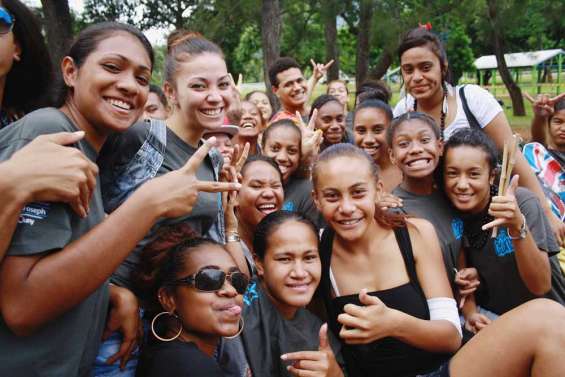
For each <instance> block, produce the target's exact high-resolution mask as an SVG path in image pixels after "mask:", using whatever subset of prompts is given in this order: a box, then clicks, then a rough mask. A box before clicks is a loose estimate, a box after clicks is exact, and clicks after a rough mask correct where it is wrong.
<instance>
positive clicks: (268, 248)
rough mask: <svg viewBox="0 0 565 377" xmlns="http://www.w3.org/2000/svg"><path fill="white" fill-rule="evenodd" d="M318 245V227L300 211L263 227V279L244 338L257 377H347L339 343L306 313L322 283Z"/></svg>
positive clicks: (253, 292)
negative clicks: (303, 376)
mask: <svg viewBox="0 0 565 377" xmlns="http://www.w3.org/2000/svg"><path fill="white" fill-rule="evenodd" d="M318 243H319V242H318V230H317V229H316V227H315V226H314V224H313V223H312V222H311V221H310V220H307V219H306V218H305V217H304V216H302V215H300V214H298V213H296V212H289V211H277V212H273V213H271V214H269V215H267V216H265V218H264V219H263V220H261V222H260V223H259V225H257V228H256V231H255V236H254V238H253V250H254V251H255V262H256V266H257V279H256V280H254V281H252V283H251V284H250V286H249V289H248V291H247V292H246V294H245V296H244V303H245V306H244V309H243V316H244V318H245V323H246V325H245V328H244V330H243V334H242V340H243V344H244V347H245V351H246V355H247V360H248V361H249V366H250V367H251V370H252V372H253V375H255V376H288V375H293V376H295V375H296V376H300V375H302V374H301V373H304V374H303V375H305V376H308V375H312V376H314V375H315V376H321V377H322V376H343V373H342V370H341V367H340V364H338V361H339V362H340V363H341V364H343V360H342V358H341V354H340V353H339V350H340V346H339V343H338V342H337V340H336V339H335V338H334V337H333V334H331V332H330V331H329V330H328V327H327V325H326V324H322V321H320V319H318V317H316V316H314V315H313V314H312V313H310V312H309V311H308V310H306V309H305V307H306V306H307V305H308V304H309V303H310V301H311V300H312V297H313V295H314V292H315V291H316V288H317V287H318V283H319V282H320V275H321V268H322V265H321V263H320V255H319V251H318ZM336 359H337V361H336Z"/></svg>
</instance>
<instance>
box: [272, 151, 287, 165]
mask: <svg viewBox="0 0 565 377" xmlns="http://www.w3.org/2000/svg"><path fill="white" fill-rule="evenodd" d="M275 160H276V161H277V162H288V153H287V152H286V150H284V149H281V150H280V151H279V153H277V155H276V156H275Z"/></svg>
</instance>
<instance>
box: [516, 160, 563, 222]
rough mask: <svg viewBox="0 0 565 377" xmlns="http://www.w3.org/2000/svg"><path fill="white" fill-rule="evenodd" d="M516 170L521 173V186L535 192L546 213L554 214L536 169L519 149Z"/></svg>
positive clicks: (548, 214)
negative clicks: (535, 172)
mask: <svg viewBox="0 0 565 377" xmlns="http://www.w3.org/2000/svg"><path fill="white" fill-rule="evenodd" d="M514 171H515V173H516V174H518V175H520V186H522V187H525V188H527V189H528V190H530V191H531V192H533V193H534V195H535V196H537V198H538V200H539V201H540V204H541V206H542V208H543V211H544V213H545V215H546V216H554V215H553V212H551V208H550V207H549V204H548V203H547V199H546V198H545V194H544V193H543V189H542V188H541V186H540V183H539V181H538V180H537V178H536V176H535V174H534V171H533V170H532V169H531V168H530V166H529V165H528V163H527V161H526V159H525V158H524V156H523V155H522V153H521V152H519V151H518V152H517V153H516V165H515V168H514Z"/></svg>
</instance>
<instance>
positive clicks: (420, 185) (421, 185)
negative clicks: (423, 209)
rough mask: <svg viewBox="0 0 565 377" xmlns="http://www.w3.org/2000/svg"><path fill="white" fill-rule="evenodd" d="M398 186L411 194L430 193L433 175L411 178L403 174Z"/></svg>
mask: <svg viewBox="0 0 565 377" xmlns="http://www.w3.org/2000/svg"><path fill="white" fill-rule="evenodd" d="M400 187H402V188H403V189H404V190H406V191H408V192H411V193H412V194H416V195H431V194H432V193H433V192H434V177H433V176H432V175H429V176H427V177H424V178H413V177H409V176H406V175H405V176H404V179H403V180H402V183H401V184H400Z"/></svg>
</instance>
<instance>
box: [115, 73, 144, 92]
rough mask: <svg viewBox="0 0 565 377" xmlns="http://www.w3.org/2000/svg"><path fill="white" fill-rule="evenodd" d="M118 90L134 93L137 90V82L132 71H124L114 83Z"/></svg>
mask: <svg viewBox="0 0 565 377" xmlns="http://www.w3.org/2000/svg"><path fill="white" fill-rule="evenodd" d="M116 86H117V87H118V90H119V91H120V92H122V93H127V94H130V95H131V94H135V93H137V92H138V90H139V83H138V82H137V79H136V78H135V75H134V74H133V73H128V72H124V74H123V75H121V77H120V79H119V80H118V83H117V84H116Z"/></svg>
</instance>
